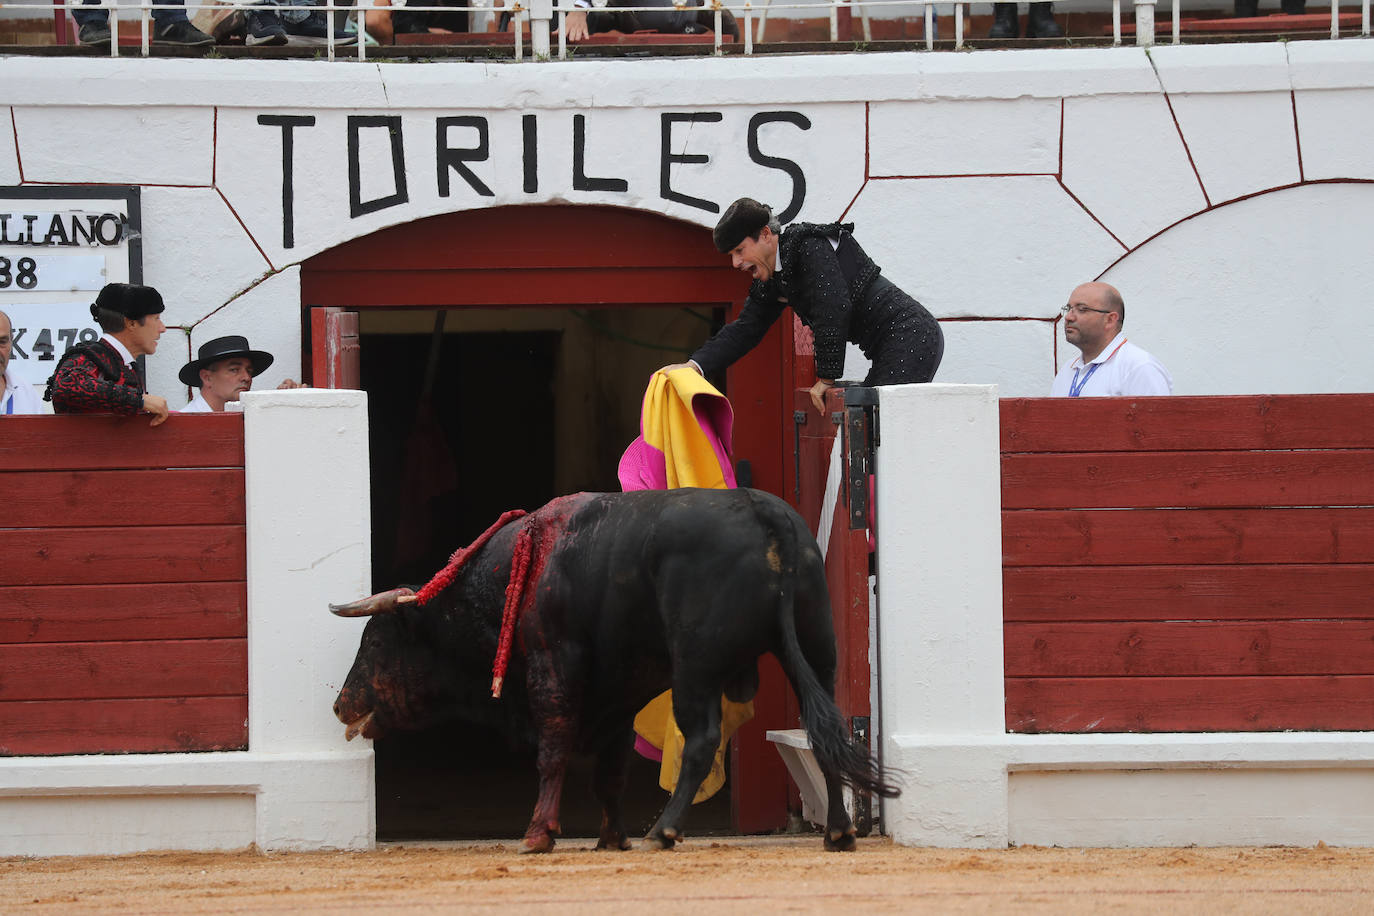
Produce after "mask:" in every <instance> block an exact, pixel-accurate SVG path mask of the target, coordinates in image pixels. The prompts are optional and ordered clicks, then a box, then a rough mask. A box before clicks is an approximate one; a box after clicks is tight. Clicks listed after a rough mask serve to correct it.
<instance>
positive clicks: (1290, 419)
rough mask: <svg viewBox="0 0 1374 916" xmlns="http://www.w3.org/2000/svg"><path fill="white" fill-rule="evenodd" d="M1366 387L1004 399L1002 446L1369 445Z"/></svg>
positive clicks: (1373, 432) (1370, 401) (1372, 404)
mask: <svg viewBox="0 0 1374 916" xmlns="http://www.w3.org/2000/svg"><path fill="white" fill-rule="evenodd" d="M1371 413H1374V394H1312V395H1238V396H1231V397H1168V398H1007V399H1004V400H1003V401H1002V402H1001V417H1002V419H1001V429H1002V437H1001V439H1002V451H1003V452H1007V453H1012V452H1103V451H1117V450H1123V451H1177V450H1188V451H1193V450H1201V451H1214V450H1233V449H1287V448H1374V424H1371V423H1352V422H1351V418H1352V417H1367V416H1370V415H1371Z"/></svg>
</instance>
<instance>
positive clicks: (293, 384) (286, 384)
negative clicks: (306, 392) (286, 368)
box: [277, 378, 310, 391]
mask: <svg viewBox="0 0 1374 916" xmlns="http://www.w3.org/2000/svg"><path fill="white" fill-rule="evenodd" d="M309 387H310V386H309V385H303V384H301V383H300V382H298V381H296V380H295V379H293V378H288V379H282V383H281V384H280V385H278V386H277V390H278V391H282V390H284V389H287V388H309Z"/></svg>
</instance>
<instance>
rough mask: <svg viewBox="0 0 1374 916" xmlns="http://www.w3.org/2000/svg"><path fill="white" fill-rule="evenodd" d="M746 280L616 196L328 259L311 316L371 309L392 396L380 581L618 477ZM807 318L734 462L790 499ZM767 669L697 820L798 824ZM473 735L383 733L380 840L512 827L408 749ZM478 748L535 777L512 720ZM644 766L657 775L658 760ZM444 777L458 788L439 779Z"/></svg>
mask: <svg viewBox="0 0 1374 916" xmlns="http://www.w3.org/2000/svg"><path fill="white" fill-rule="evenodd" d="M747 285H748V281H747V278H745V277H744V276H742V275H741V274H739V273H737V272H735V271H733V270H731V269H730V267H729V264H728V263H727V262H726V261H725V259H723V258H722V257H721V255H720V254H719V253H718V252H716V250H715V249H714V247H713V246H712V244H711V238H710V232H709V231H708V230H706V229H704V228H702V227H700V226H695V225H692V224H689V223H683V222H679V221H675V220H670V219H668V218H666V217H663V216H660V215H658V214H653V213H645V212H641V211H634V210H622V209H617V208H611V207H600V206H570V205H557V206H529V207H503V208H495V209H490V210H476V211H464V212H459V213H452V214H445V215H441V216H436V217H431V218H428V219H424V220H419V221H416V222H414V223H409V224H405V225H402V226H396V227H393V228H390V229H386V230H382V231H380V232H376V233H373V234H372V235H369V236H365V237H363V238H359V239H355V240H353V241H350V242H347V243H345V244H343V245H340V246H338V247H337V248H334V249H332V250H330V251H327V252H323V253H321V254H319V255H317V256H315V257H313V258H311V259H309V260H307V261H306V262H305V263H304V264H303V265H302V271H301V288H302V303H303V308H304V310H305V313H304V314H303V316H302V317H303V320H304V321H305V322H306V325H307V327H309V325H310V321H311V313H312V310H315V311H318V310H322V309H325V308H333V309H345V310H348V311H350V312H355V313H356V314H357V341H358V348H357V350H356V353H357V355H358V361H359V365H358V366H357V367H356V368H357V370H358V375H357V377H358V378H359V379H360V384H361V387H362V388H364V389H365V390H368V391H369V393H370V395H371V396H370V398H369V402H370V404H369V417H370V422H371V424H372V430H371V441H372V459H373V532H374V537H373V540H374V548H373V552H374V576H375V578H376V580H377V581H376V582H375V584H376V586H377V587H379V588H382V587H390V586H391V585H394V584H396V582H397V581H404V580H407V579H411V580H413V579H414V578H416V577H423V576H424V575H427V574H428V572H432V571H433V570H434V569H436V568H438V566H439V565H442V562H443V559H444V558H445V557H446V556H447V555H448V553H449V552H451V551H452V550H453V549H454V548H455V547H458V546H462V545H464V544H467V543H469V542H470V541H471V539H472V538H473V537H474V536H475V535H476V534H477V533H479V532H480V531H481V530H483V529H484V528H485V527H486V526H487V525H488V524H490V522H491V520H492V519H494V518H495V517H496V515H497V514H499V513H500V512H501V511H503V510H504V509H509V508H531V507H533V506H536V505H539V504H541V503H542V502H544V501H546V500H547V499H549V498H551V497H552V496H554V495H557V494H559V493H565V492H574V491H577V490H583V489H616V488H617V486H616V482H615V463H616V461H617V460H618V458H619V454H620V451H621V450H623V449H624V447H625V446H626V445H628V443H629V442H630V441H631V439H633V438H634V436H635V435H637V434H638V416H639V404H640V399H641V398H642V394H643V390H644V383H645V381H646V380H647V378H648V376H649V374H650V373H651V372H652V371H653V370H654V369H655V368H657V367H658V366H661V365H664V364H665V363H669V362H676V361H679V360H680V359H682V358H683V357H684V356H686V355H687V354H688V353H690V352H691V350H692V349H694V348H695V347H696V346H697V345H698V344H699V343H700V342H701V341H702V340H704V339H705V338H706V336H708V335H709V333H710V332H711V330H712V329H713V328H715V327H719V325H720V323H721V322H723V321H724V320H726V318H727V317H731V316H732V314H733V313H734V312H735V311H736V310H737V309H738V307H739V303H740V302H741V301H742V299H743V297H744V293H745V292H746V290H747ZM779 324H780V325H783V324H784V323H782V322H780V323H779ZM791 331H792V329H791V326H790V325H786V326H780V327H778V328H775V329H774V330H773V331H772V332H771V333H770V335H769V337H768V338H767V339H766V340H765V342H764V343H763V345H761V346H760V347H759V348H757V349H756V350H755V351H754V352H753V353H752V354H750V356H749V357H747V358H746V359H744V360H741V361H740V363H738V364H737V365H736V366H735V367H734V368H732V369H731V370H730V373H729V377H728V379H726V380H724V385H725V387H726V392H727V394H732V395H734V396H733V397H732V402H733V404H734V407H735V414H736V420H735V430H736V432H735V457H736V459H737V461H742V462H747V463H748V466H749V471H748V473H749V477H750V479H751V481H752V484H753V485H754V486H757V487H760V488H763V489H767V490H771V491H773V492H776V493H785V492H786V487H787V483H788V482H787V481H786V480H785V479H784V478H785V475H786V474H787V473H789V472H790V466H789V460H788V459H789V458H790V449H791V387H792V384H791V377H792V371H793V370H792V363H793V357H792V354H791V349H792V340H791ZM310 336H311V335H310V334H305V335H303V337H304V339H306V340H307V341H309V340H310ZM310 347H311V344H309V343H307V349H309V348H310ZM324 355H325V354H324V353H322V352H320V353H312V352H307V353H306V354H305V361H304V362H305V364H306V365H313V366H316V371H317V372H319V371H322V370H321V369H320V368H319V367H321V366H323V365H324V362H325V361H324V358H323V357H324ZM331 355H332V356H337V354H336V353H332V352H331ZM426 391H429V392H431V393H432V396H431V397H430V398H428V399H426V398H425V397H424V395H425V392H426ZM545 392H547V396H543V393H545ZM770 662H771V660H770ZM764 677H765V685H764V688H763V690H762V691H761V695H760V697H759V700H758V703H757V704H756V705H757V708H758V713H759V714H758V716H757V718H756V719H755V721H754V723H751V726H750V728H749V729H748V730H747V731H745V732H744V733H742V735H741V737H740V738H738V739H737V741H736V744H735V746H734V752H733V760H732V772H731V779H730V790H731V792H730V798H729V799H728V800H725V799H722V801H721V802H720V803H719V808H718V810H717V811H716V813H715V815H714V818H713V816H712V815H711V814H710V813H709V812H708V811H702V812H701V814H700V815H696V816H694V818H693V820H694V826H697V825H698V824H700V825H703V826H707V827H711V826H715V827H718V828H722V829H734V830H742V831H758V830H767V829H773V828H776V827H780V826H782V825H783V824H784V823H785V822H786V818H787V780H786V776H785V774H784V770H783V767H782V764H781V762H780V760H779V759H778V757H777V754H776V753H775V752H774V751H773V749H772V748H771V746H769V745H768V744H767V742H766V741H765V740H764V731H765V729H767V728H779V727H787V726H789V725H790V724H791V723H790V722H788V721H787V714H786V711H785V706H784V702H785V700H784V698H785V696H786V688H785V687H784V685H783V682H782V679H781V676H780V673H779V672H777V671H776V669H775V668H774V666H773V665H772V664H771V663H770V664H766V665H765V666H764ZM469 737H471V736H469ZM472 743H473V742H471V741H469V742H467V744H465V745H464V747H455V746H453V745H452V739H451V738H441V737H436V736H428V737H425V736H420V737H419V738H417V739H416V740H415V741H414V742H410V746H409V747H408V748H406V749H405V750H404V751H403V752H401V751H393V750H392V749H391V747H385V746H384V744H385V742H379V745H378V795H379V835H381V836H383V837H387V836H397V835H402V834H406V833H408V834H409V835H420V834H423V835H430V836H456V835H469V834H470V833H471V832H473V831H475V832H476V833H477V834H480V835H488V836H490V835H493V831H492V828H491V824H492V823H493V821H492V820H491V818H488V817H485V815H480V816H479V814H480V813H478V812H476V811H475V809H470V813H473V814H474V817H473V818H471V819H469V821H468V823H470V824H473V825H476V826H474V827H473V828H472V831H467V832H465V831H463V830H461V829H459V830H457V831H454V830H453V829H452V827H451V826H448V827H446V826H443V824H442V823H441V821H442V820H443V818H444V812H443V811H442V810H439V809H441V808H446V809H450V810H451V809H452V808H453V807H454V805H455V804H456V805H457V806H458V807H460V808H462V807H463V805H464V804H465V802H464V801H463V800H462V799H454V798H452V797H449V798H448V800H447V802H445V803H444V804H437V803H436V802H437V801H438V800H441V799H442V798H443V797H444V796H445V795H446V794H448V790H451V789H452V788H453V786H454V784H455V783H460V782H461V781H462V780H461V779H460V780H455V779H453V778H451V777H452V773H451V772H450V771H449V769H448V768H447V766H445V767H440V768H438V769H436V770H433V771H429V769H428V768H427V767H416V766H413V765H411V764H413V763H414V760H413V759H408V760H406V761H402V760H400V759H399V757H398V754H399V755H400V756H402V757H406V758H415V757H417V756H430V757H434V758H437V759H445V760H446V761H447V762H448V763H451V762H453V761H454V758H455V757H464V756H465V755H466V754H469V753H470V752H471V748H470V745H471V744H472ZM475 743H476V744H477V745H479V746H482V745H493V746H492V747H491V748H489V752H488V751H484V755H485V757H484V759H485V761H486V762H485V763H484V764H483V766H482V767H479V768H478V770H476V771H474V773H473V774H469V775H471V776H472V778H474V779H480V780H483V781H484V784H485V785H486V786H487V788H486V789H484V790H483V792H482V793H481V794H482V798H483V799H489V798H491V797H492V796H493V795H501V794H503V793H505V788H504V787H506V786H507V783H505V782H501V780H504V779H507V778H509V777H508V772H509V771H510V770H512V769H522V770H523V769H530V770H531V773H532V768H529V767H524V766H523V764H521V763H519V762H516V763H513V764H510V765H507V766H504V767H503V766H502V764H503V762H507V763H509V761H510V757H509V752H508V751H507V750H506V748H505V747H504V746H501V743H500V740H499V739H498V738H497V737H496V736H493V735H481V736H477V739H476V742H475ZM397 746H399V745H393V746H392V747H397ZM422 770H423V771H424V772H421V771H422ZM642 772H643V773H648V774H649V775H648V777H647V778H648V779H650V780H652V772H651V768H645V769H644V770H643V771H642ZM641 777H642V773H641ZM392 780H396V781H398V784H396V785H393V784H391V781H392ZM441 785H442V786H445V787H446V789H445V791H444V792H436V788H437V787H438V786H441ZM518 785H521V783H518V782H517V784H515V785H511V786H510V788H511V791H510V792H509V793H508V794H509V795H510V796H511V797H510V798H509V799H507V800H505V801H504V802H503V803H504V804H508V805H509V806H510V809H511V811H512V812H517V813H515V814H512V813H510V812H508V811H506V810H504V808H503V810H501V811H500V812H498V817H497V820H499V822H500V823H501V824H503V825H506V826H504V827H503V828H502V829H504V830H506V832H511V833H513V835H518V834H519V833H520V832H521V831H522V830H523V828H524V819H525V818H526V817H527V816H528V807H529V803H530V802H531V800H532V798H533V794H532V789H531V790H530V791H524V790H523V789H521V788H518ZM530 785H531V786H532V782H531V783H530ZM569 785H570V787H571V790H570V791H569V792H568V793H567V795H568V802H569V803H570V804H569V806H568V807H567V808H566V809H565V814H566V815H567V817H566V820H565V829H567V830H568V831H570V832H574V833H578V832H587V833H595V829H596V826H597V824H596V822H595V821H593V822H591V823H590V824H582V823H579V820H578V818H579V816H580V815H579V814H578V812H577V808H576V806H575V804H573V803H574V802H575V800H576V799H575V796H578V795H581V794H583V793H582V792H581V791H580V790H581V785H580V783H579V781H578V779H577V778H573V779H570V780H569ZM492 786H497V788H495V791H492V790H491V787H492ZM398 792H399V793H402V794H405V795H407V796H408V797H409V799H410V800H408V801H403V803H402V804H401V805H400V811H399V814H397V817H398V818H399V820H397V821H396V823H397V824H401V823H403V822H404V823H405V824H409V825H410V826H398V827H397V828H396V830H393V829H392V827H391V826H390V825H389V824H388V822H387V819H388V817H389V816H390V814H389V813H388V808H387V804H388V802H389V799H390V797H391V795H392V794H393V793H398ZM722 794H723V793H722ZM642 797H643V799H644V804H650V805H661V803H662V801H663V800H664V799H666V796H663V795H661V793H658V792H657V790H656V789H652V788H651V790H650V791H648V792H646V793H644V794H643V796H642ZM431 808H432V809H434V810H433V812H432V813H433V818H427V817H426V816H425V812H426V811H427V810H429V809H431ZM656 813H657V811H656V810H654V811H652V812H650V815H652V814H656ZM587 816H592V817H594V816H595V812H593V811H590V809H588V813H587ZM631 826H635V825H631ZM397 831H400V833H398V832H397Z"/></svg>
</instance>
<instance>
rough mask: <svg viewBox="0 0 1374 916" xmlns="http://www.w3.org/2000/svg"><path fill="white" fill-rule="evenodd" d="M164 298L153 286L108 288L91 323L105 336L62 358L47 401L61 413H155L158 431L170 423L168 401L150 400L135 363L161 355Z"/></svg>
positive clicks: (50, 381) (152, 397)
mask: <svg viewBox="0 0 1374 916" xmlns="http://www.w3.org/2000/svg"><path fill="white" fill-rule="evenodd" d="M162 310H163V305H162V295H161V294H160V293H158V291H157V290H155V289H153V288H152V287H151V286H139V285H137V284H134V283H107V284H105V287H104V288H103V289H102V290H101V291H100V294H99V295H98V296H97V297H96V300H95V302H94V303H92V304H91V317H92V318H94V319H95V322H96V324H98V325H100V329H101V330H102V331H104V332H105V333H104V334H102V335H101V336H100V339H99V340H95V341H92V342H91V343H83V344H77V345H76V346H74V347H71V348H70V349H68V350H67V352H66V353H64V354H62V358H61V359H60V360H59V361H58V363H57V370H56V371H55V372H53V374H52V377H51V378H49V379H48V390H47V393H46V394H44V398H45V399H47V400H49V401H52V406H53V410H54V412H56V413H117V414H136V413H149V414H152V415H153V422H152V423H150V424H148V425H149V426H157V425H158V424H159V423H161V422H162V421H164V420H166V419H167V401H166V399H164V398H162V397H159V396H158V395H155V394H148V392H147V386H146V385H145V384H144V381H143V375H142V373H141V372H140V371H139V369H138V366H136V365H135V364H134V360H136V359H138V358H139V357H140V356H146V355H148V354H150V353H152V352H154V351H156V350H157V341H158V338H159V337H161V336H162V332H163V331H165V330H167V327H166V325H164V324H163V323H162V317H161V316H162Z"/></svg>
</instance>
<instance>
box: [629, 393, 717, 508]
mask: <svg viewBox="0 0 1374 916" xmlns="http://www.w3.org/2000/svg"><path fill="white" fill-rule="evenodd" d="M698 395H705V396H708V397H714V398H721V399H722V400H723V399H724V397H725V395H723V394H721V393H720V392H719V391H717V390H716V387H715V386H714V385H712V384H711V383H710V382H708V381H706V379H704V378H702V377H701V376H700V375H697V373H696V372H695V370H692V369H674V370H673V371H671V372H662V371H659V372H655V373H654V374H653V377H652V378H650V379H649V389H648V390H647V391H645V392H644V407H643V410H642V412H641V413H640V418H639V419H640V428H641V429H642V430H643V436H644V441H645V442H647V443H648V444H649V445H652V446H653V447H654V448H656V449H658V450H659V451H661V452H662V453H663V457H664V461H665V463H666V465H667V467H666V470H667V475H668V489H670V490H675V489H677V488H678V487H706V488H708V489H714V490H721V489H725V487H726V483H725V472H724V471H723V470H722V469H721V466H720V459H719V458H718V457H717V456H716V451H715V449H714V448H712V447H711V440H710V438H709V437H707V435H706V433H704V432H703V431H702V429H701V425H700V424H699V423H697V417H696V412H695V411H694V410H693V409H692V399H693V398H695V397H697V396H698Z"/></svg>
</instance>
